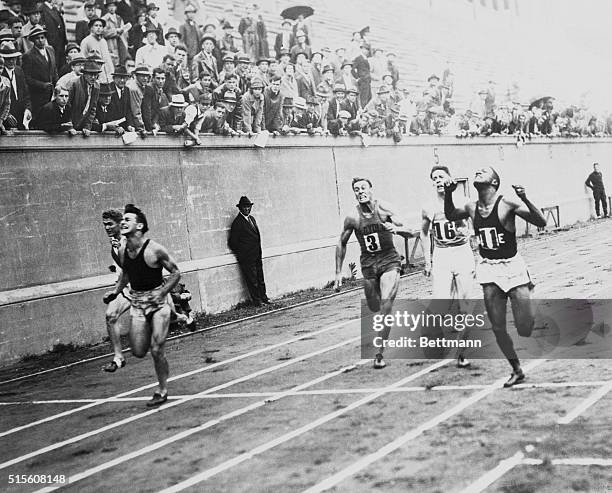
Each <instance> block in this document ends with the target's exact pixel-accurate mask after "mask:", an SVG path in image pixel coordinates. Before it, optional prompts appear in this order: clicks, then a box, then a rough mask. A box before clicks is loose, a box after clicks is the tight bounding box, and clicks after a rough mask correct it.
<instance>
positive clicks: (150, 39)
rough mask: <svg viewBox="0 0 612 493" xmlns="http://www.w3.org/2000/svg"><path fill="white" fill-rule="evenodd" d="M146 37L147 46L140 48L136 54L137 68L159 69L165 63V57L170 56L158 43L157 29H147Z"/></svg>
mask: <svg viewBox="0 0 612 493" xmlns="http://www.w3.org/2000/svg"><path fill="white" fill-rule="evenodd" d="M146 36H147V44H145V45H144V46H142V47H141V48H138V51H137V52H136V66H140V65H146V66H147V67H149V68H155V67H159V66H160V65H161V64H162V63H163V61H164V56H166V55H167V54H168V50H167V49H166V47H165V46H162V45H160V44H158V43H157V29H155V28H153V27H152V26H151V27H147V32H146Z"/></svg>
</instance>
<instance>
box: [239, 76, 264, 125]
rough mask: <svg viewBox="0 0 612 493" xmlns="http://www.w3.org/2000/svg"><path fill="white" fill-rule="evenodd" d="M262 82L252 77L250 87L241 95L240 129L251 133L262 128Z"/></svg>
mask: <svg viewBox="0 0 612 493" xmlns="http://www.w3.org/2000/svg"><path fill="white" fill-rule="evenodd" d="M263 91H264V83H263V81H262V80H260V79H257V78H253V79H252V80H251V88H250V89H249V90H248V92H247V93H246V94H245V95H244V96H242V131H243V132H245V133H247V134H249V135H251V134H257V133H259V132H261V131H262V130H264V121H263V108H264V96H263Z"/></svg>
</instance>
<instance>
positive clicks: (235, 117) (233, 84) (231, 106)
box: [213, 74, 242, 132]
mask: <svg viewBox="0 0 612 493" xmlns="http://www.w3.org/2000/svg"><path fill="white" fill-rule="evenodd" d="M217 102H222V103H223V104H224V105H225V110H226V113H225V121H226V122H227V123H228V124H229V126H230V128H231V129H232V130H234V131H235V132H241V131H242V97H241V93H240V89H238V76H237V75H236V74H234V75H230V76H228V79H227V80H226V81H225V82H224V83H223V84H221V85H220V86H219V87H217V88H216V89H215V90H214V91H213V103H217Z"/></svg>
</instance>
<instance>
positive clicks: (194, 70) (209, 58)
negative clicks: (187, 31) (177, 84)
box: [191, 34, 221, 85]
mask: <svg viewBox="0 0 612 493" xmlns="http://www.w3.org/2000/svg"><path fill="white" fill-rule="evenodd" d="M216 43H217V41H216V39H215V37H214V36H211V35H210V34H206V35H204V36H203V37H202V50H201V51H200V52H199V53H198V54H197V55H195V56H194V57H193V61H192V64H191V81H192V82H195V81H197V80H198V79H199V78H200V74H201V73H202V72H208V73H209V74H210V77H211V78H212V80H213V82H214V83H215V84H216V85H219V83H220V82H221V81H220V80H219V72H218V70H217V60H216V59H215V56H214V55H213V49H214V48H215V44H216Z"/></svg>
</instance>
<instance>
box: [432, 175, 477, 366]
mask: <svg viewBox="0 0 612 493" xmlns="http://www.w3.org/2000/svg"><path fill="white" fill-rule="evenodd" d="M430 178H431V180H432V182H433V184H434V186H435V188H436V192H437V193H436V199H435V201H434V202H433V203H432V204H430V205H428V206H426V207H424V208H423V211H422V225H421V242H422V243H421V244H422V246H423V254H424V257H425V269H424V274H425V276H426V277H430V276H431V277H432V278H433V298H434V299H436V300H446V299H448V300H465V299H468V298H470V297H471V295H473V294H474V287H475V283H474V268H475V260H474V253H473V252H472V249H471V247H470V238H469V226H468V222H467V220H465V219H460V220H458V221H449V220H448V219H446V216H445V215H444V182H445V181H446V180H449V179H450V172H449V169H448V168H447V167H446V166H440V165H438V166H434V167H433V168H432V170H431V173H430ZM430 235H431V237H433V259H432V254H431V250H430V245H431V241H430ZM451 308H452V307H449V309H451ZM458 308H459V310H461V309H462V307H461V304H460V301H459V303H458ZM467 332H468V331H467V330H463V331H461V332H460V333H459V334H458V337H459V338H465V337H467ZM469 365H470V363H469V361H467V360H466V359H465V358H464V357H463V351H461V350H459V351H458V352H457V366H458V367H460V368H466V367H468V366H469Z"/></svg>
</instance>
